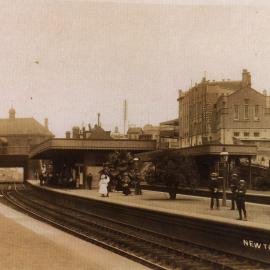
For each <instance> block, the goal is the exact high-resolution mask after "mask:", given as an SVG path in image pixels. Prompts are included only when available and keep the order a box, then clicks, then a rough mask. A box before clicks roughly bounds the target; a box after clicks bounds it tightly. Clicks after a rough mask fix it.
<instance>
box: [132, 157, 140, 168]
mask: <svg viewBox="0 0 270 270" xmlns="http://www.w3.org/2000/svg"><path fill="white" fill-rule="evenodd" d="M139 160H140V159H139V158H138V157H134V158H133V161H134V165H135V169H138V162H139Z"/></svg>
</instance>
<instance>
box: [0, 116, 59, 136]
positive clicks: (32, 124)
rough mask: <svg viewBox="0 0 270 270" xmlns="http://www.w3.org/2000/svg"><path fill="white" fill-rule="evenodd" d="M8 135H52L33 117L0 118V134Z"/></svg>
mask: <svg viewBox="0 0 270 270" xmlns="http://www.w3.org/2000/svg"><path fill="white" fill-rule="evenodd" d="M8 135H42V136H54V135H53V134H52V133H51V132H50V131H49V130H48V129H47V128H46V127H44V126H43V125H41V124H40V123H39V122H38V121H37V120H35V119H34V118H15V119H0V136H8Z"/></svg>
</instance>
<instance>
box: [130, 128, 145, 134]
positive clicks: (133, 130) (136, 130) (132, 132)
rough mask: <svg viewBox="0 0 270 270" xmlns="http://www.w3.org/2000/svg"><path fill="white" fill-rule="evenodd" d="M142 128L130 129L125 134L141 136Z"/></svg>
mask: <svg viewBox="0 0 270 270" xmlns="http://www.w3.org/2000/svg"><path fill="white" fill-rule="evenodd" d="M142 133H143V131H142V128H140V127H130V128H129V129H128V131H127V134H142Z"/></svg>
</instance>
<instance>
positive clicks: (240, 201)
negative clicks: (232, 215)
mask: <svg viewBox="0 0 270 270" xmlns="http://www.w3.org/2000/svg"><path fill="white" fill-rule="evenodd" d="M246 192H247V187H246V181H245V180H240V181H239V185H238V187H237V189H236V205H237V209H238V212H239V218H238V219H239V220H242V219H243V217H242V212H243V214H244V219H243V220H245V221H246V220H247V212H246V206H245V202H246Z"/></svg>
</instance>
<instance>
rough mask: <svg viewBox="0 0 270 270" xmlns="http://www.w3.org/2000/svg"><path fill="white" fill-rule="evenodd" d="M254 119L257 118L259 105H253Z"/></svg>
mask: <svg viewBox="0 0 270 270" xmlns="http://www.w3.org/2000/svg"><path fill="white" fill-rule="evenodd" d="M254 120H259V105H255V108H254Z"/></svg>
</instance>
